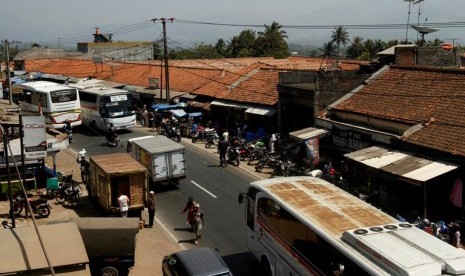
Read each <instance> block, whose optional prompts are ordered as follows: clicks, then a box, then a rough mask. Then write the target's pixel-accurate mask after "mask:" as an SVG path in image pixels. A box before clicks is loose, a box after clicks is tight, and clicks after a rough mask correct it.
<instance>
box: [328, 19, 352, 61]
mask: <svg viewBox="0 0 465 276" xmlns="http://www.w3.org/2000/svg"><path fill="white" fill-rule="evenodd" d="M331 41H332V42H333V43H334V42H335V43H336V45H337V59H339V55H340V46H341V44H342V45H344V46H346V44H347V42H349V33H348V32H347V31H346V29H344V27H342V26H339V27H337V28H335V29H334V31H333V32H332V35H331Z"/></svg>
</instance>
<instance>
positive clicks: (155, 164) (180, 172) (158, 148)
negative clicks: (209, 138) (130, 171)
mask: <svg viewBox="0 0 465 276" xmlns="http://www.w3.org/2000/svg"><path fill="white" fill-rule="evenodd" d="M127 150H128V153H129V154H130V155H131V156H132V157H133V158H134V159H135V160H137V161H138V162H139V163H141V164H142V165H143V166H144V167H145V168H147V170H148V173H149V175H150V179H151V180H152V182H153V183H159V182H162V181H170V182H177V181H179V180H180V179H183V178H186V166H185V157H184V151H185V150H184V146H183V145H181V144H179V143H176V142H174V141H173V140H171V139H169V138H167V137H165V136H163V135H159V136H143V137H138V138H133V139H130V140H129V141H128V147H127Z"/></svg>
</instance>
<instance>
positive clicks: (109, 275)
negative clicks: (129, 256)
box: [100, 266, 119, 276]
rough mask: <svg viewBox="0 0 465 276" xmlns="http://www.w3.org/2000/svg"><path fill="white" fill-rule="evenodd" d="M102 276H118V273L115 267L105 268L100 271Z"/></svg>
mask: <svg viewBox="0 0 465 276" xmlns="http://www.w3.org/2000/svg"><path fill="white" fill-rule="evenodd" d="M100 275H102V276H119V271H118V269H117V268H116V267H113V266H106V267H104V268H102V270H100Z"/></svg>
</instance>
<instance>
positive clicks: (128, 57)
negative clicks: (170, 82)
mask: <svg viewBox="0 0 465 276" xmlns="http://www.w3.org/2000/svg"><path fill="white" fill-rule="evenodd" d="M78 51H80V52H82V53H87V54H89V55H92V56H94V55H96V56H101V57H102V58H103V59H104V60H116V61H146V60H150V59H153V44H152V43H147V42H135V43H128V42H108V43H79V44H78Z"/></svg>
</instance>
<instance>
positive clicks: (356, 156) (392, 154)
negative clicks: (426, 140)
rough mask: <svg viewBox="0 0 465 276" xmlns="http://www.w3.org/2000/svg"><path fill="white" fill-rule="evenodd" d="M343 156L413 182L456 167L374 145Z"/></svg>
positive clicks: (425, 179) (433, 176)
mask: <svg viewBox="0 0 465 276" xmlns="http://www.w3.org/2000/svg"><path fill="white" fill-rule="evenodd" d="M344 156H345V157H347V158H349V159H352V160H354V161H356V162H359V163H362V164H365V165H367V166H369V167H372V168H375V169H379V170H382V171H385V172H389V173H392V174H395V175H398V176H400V177H402V178H404V179H408V180H413V182H415V183H418V182H420V183H421V182H426V181H428V180H430V179H433V178H435V177H437V176H440V175H442V174H445V173H447V172H449V171H452V170H454V169H456V168H457V166H455V165H452V164H447V163H444V162H437V161H431V160H427V159H423V158H419V157H416V156H413V155H410V154H408V153H404V152H400V151H395V150H388V149H385V148H381V147H376V146H373V147H369V148H366V149H362V150H359V151H355V152H351V153H347V154H344Z"/></svg>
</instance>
